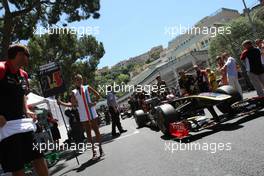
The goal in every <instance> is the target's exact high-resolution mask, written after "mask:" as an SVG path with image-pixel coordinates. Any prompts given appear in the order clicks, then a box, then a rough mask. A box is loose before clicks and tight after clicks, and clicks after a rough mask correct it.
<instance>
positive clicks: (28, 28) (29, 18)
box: [0, 0, 100, 58]
mask: <svg viewBox="0 0 264 176" xmlns="http://www.w3.org/2000/svg"><path fill="white" fill-rule="evenodd" d="M99 9H100V0H78V1H75V0H67V1H65V0H56V1H54V0H2V1H0V14H3V16H0V39H1V47H0V48H2V50H0V56H1V58H4V56H6V52H7V48H8V46H9V45H10V43H11V42H14V41H19V40H27V39H29V38H30V37H32V36H33V33H34V29H36V27H37V24H41V25H42V26H44V27H47V26H48V25H51V26H52V25H54V24H57V22H59V21H61V19H63V20H64V25H65V26H66V25H67V23H70V22H73V21H80V20H84V19H88V18H89V17H90V16H91V15H93V18H99V16H100V14H99V13H98V11H99ZM62 14H63V16H62Z"/></svg>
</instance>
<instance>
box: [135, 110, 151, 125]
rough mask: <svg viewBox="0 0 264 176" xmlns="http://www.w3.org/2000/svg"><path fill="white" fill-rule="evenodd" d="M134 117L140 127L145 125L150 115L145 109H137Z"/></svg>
mask: <svg viewBox="0 0 264 176" xmlns="http://www.w3.org/2000/svg"><path fill="white" fill-rule="evenodd" d="M134 117H135V121H136V123H137V125H138V128H142V127H144V126H145V125H146V124H147V122H148V115H147V114H146V113H145V112H144V111H143V110H137V111H136V112H135V113H134Z"/></svg>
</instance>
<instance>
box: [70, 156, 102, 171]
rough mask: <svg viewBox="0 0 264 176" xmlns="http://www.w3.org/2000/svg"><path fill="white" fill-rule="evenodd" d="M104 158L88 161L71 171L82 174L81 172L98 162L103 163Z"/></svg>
mask: <svg viewBox="0 0 264 176" xmlns="http://www.w3.org/2000/svg"><path fill="white" fill-rule="evenodd" d="M103 160H104V158H99V159H97V160H88V161H87V162H86V163H83V164H82V165H81V166H80V167H78V168H76V169H73V171H76V172H82V171H83V170H85V169H86V168H88V167H90V166H92V165H94V164H96V163H98V162H100V161H103Z"/></svg>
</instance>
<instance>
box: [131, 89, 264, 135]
mask: <svg viewBox="0 0 264 176" xmlns="http://www.w3.org/2000/svg"><path fill="white" fill-rule="evenodd" d="M146 104H148V105H149V107H150V108H149V110H148V111H146V110H145V111H143V110H138V111H136V112H135V115H134V116H135V120H136V123H137V124H138V126H139V127H143V126H144V125H145V124H146V123H152V124H154V125H155V126H157V127H158V128H159V129H160V130H161V131H162V132H163V133H164V134H165V135H170V136H174V137H176V138H178V139H182V138H185V137H188V136H189V135H190V133H191V132H197V131H201V130H203V129H206V128H210V127H213V126H215V125H217V124H219V123H223V122H224V121H227V120H229V119H231V118H233V117H234V116H236V115H239V114H240V115H241V114H246V113H252V112H256V111H259V110H261V109H263V108H264V97H253V98H248V99H244V100H242V97H241V95H240V94H239V93H238V92H237V91H235V90H234V89H233V88H232V87H231V86H222V87H220V88H218V89H217V90H216V91H215V92H209V93H202V94H199V95H193V96H187V97H182V98H176V99H174V100H172V101H167V102H162V101H158V99H157V98H153V99H149V100H146ZM214 107H217V109H219V110H220V112H222V113H223V114H224V115H222V116H219V115H218V114H217V113H216V111H215V109H214ZM204 109H208V111H209V112H210V114H211V115H212V117H213V118H211V117H207V116H205V114H204V111H203V110H204Z"/></svg>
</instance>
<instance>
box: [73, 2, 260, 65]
mask: <svg viewBox="0 0 264 176" xmlns="http://www.w3.org/2000/svg"><path fill="white" fill-rule="evenodd" d="M256 2H257V0H246V3H247V5H248V6H252V5H253V4H254V3H256ZM222 7H225V8H231V9H237V10H239V12H242V9H243V4H242V0H185V1H179V0H101V10H100V14H101V17H100V18H99V19H98V20H94V19H92V18H90V19H88V20H86V21H81V22H78V23H77V22H75V23H72V24H70V26H94V27H96V26H99V32H100V33H99V34H98V35H95V37H96V38H97V40H99V41H101V42H103V44H104V47H105V50H106V53H105V55H104V57H103V58H102V59H101V62H100V65H99V68H101V67H103V66H112V65H114V64H116V63H118V62H119V61H121V60H124V59H128V58H130V57H133V56H137V55H139V54H142V53H144V52H146V51H148V50H149V49H150V48H151V47H153V46H156V45H163V46H164V47H167V45H168V42H169V41H170V40H171V39H172V38H171V37H170V36H168V35H165V27H168V26H178V25H180V24H181V25H183V26H187V25H194V24H195V23H196V22H198V21H199V20H200V19H202V18H203V17H205V16H208V15H210V14H212V13H213V12H215V11H216V10H218V9H220V8H222Z"/></svg>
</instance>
